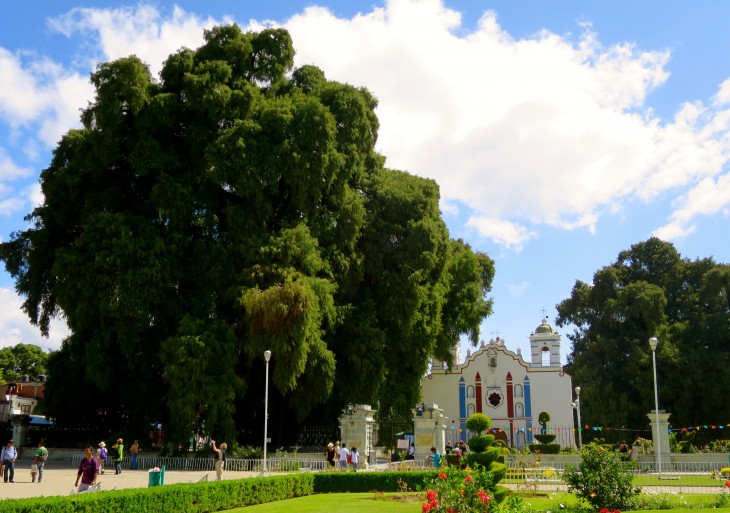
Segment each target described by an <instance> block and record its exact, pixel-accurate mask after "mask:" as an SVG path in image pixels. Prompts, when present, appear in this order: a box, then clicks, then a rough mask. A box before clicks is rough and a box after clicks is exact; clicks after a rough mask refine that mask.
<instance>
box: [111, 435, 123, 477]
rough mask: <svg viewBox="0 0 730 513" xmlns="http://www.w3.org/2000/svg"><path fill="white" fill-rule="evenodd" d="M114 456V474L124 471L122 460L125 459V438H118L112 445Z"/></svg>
mask: <svg viewBox="0 0 730 513" xmlns="http://www.w3.org/2000/svg"><path fill="white" fill-rule="evenodd" d="M112 449H114V450H113V451H112V456H113V458H112V459H113V460H114V474H115V475H118V474H121V473H122V460H123V459H124V440H122V439H121V438H117V443H115V444H114V445H112Z"/></svg>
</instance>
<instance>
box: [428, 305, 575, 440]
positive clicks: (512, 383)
mask: <svg viewBox="0 0 730 513" xmlns="http://www.w3.org/2000/svg"><path fill="white" fill-rule="evenodd" d="M529 338H530V348H531V355H530V361H529V362H528V361H525V360H524V359H523V358H522V355H521V353H520V350H519V349H518V350H517V352H516V353H515V352H513V351H511V350H509V349H508V348H507V347H506V346H505V341H504V340H503V339H501V338H499V337H497V338H495V339H492V340H490V341H489V343H485V342H484V341H482V342H481V345H480V347H479V348H478V349H477V350H476V351H475V352H474V353H473V354H469V352H467V357H466V359H465V360H464V361H463V363H458V362H460V361H461V357H460V354H459V352H460V351H459V348H458V346H457V347H455V348H454V349H452V355H453V356H454V367H453V368H452V369H449V368H447V365H446V364H445V363H444V362H441V361H439V360H436V359H434V360H432V362H431V373H430V374H428V375H427V376H426V377H424V378H423V380H422V384H421V392H422V397H423V401H424V404H426V405H433V406H437V407H438V408H440V409H442V410H443V414H444V416H445V417H446V419H444V424H445V426H446V441H447V442H450V443H451V444H452V445H453V444H454V443H456V442H458V441H459V440H467V439H468V438H469V437H470V434H469V433H467V430H466V420H467V419H468V418H469V416H470V415H472V414H473V413H484V414H485V415H487V416H488V417H490V418H491V419H492V429H493V432H494V433H495V434H496V435H497V437H498V438H501V439H502V440H504V441H505V442H506V443H507V445H508V446H509V447H514V448H517V449H522V448H524V447H525V446H526V445H527V444H529V443H532V442H533V435H534V434H539V433H540V428H541V426H540V425H539V423H538V421H537V419H538V416H539V415H540V412H543V411H545V412H548V413H549V414H550V418H551V420H550V422H549V423H548V425H547V432H548V433H549V434H555V435H556V438H555V443H559V444H560V445H561V446H562V447H575V446H576V442H575V439H576V438H577V436H576V433H575V427H574V421H573V395H572V394H573V392H572V390H573V388H572V384H571V379H570V376H568V375H567V374H566V373H565V372H564V371H563V368H562V365H561V363H560V334H559V333H558V332H557V331H556V330H555V329H554V328H553V327H552V326H551V325H550V324H548V322H547V319H543V321H542V323H541V324H540V325H539V326H538V327H537V328H535V330H534V332H533V333H532V334H531V335H530V337H529Z"/></svg>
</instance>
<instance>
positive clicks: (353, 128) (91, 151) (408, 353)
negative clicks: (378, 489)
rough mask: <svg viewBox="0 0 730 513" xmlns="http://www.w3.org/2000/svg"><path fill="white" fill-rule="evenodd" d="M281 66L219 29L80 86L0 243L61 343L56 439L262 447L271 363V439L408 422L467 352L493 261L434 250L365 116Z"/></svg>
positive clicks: (35, 317)
mask: <svg viewBox="0 0 730 513" xmlns="http://www.w3.org/2000/svg"><path fill="white" fill-rule="evenodd" d="M293 56H294V49H293V45H292V42H291V39H290V37H289V34H288V33H287V32H286V31H284V30H281V29H267V30H263V31H261V32H259V33H242V32H241V30H240V29H239V28H238V27H237V26H235V25H231V26H221V27H216V28H214V29H212V30H210V31H206V33H205V44H204V45H203V46H201V47H200V48H198V49H197V50H190V49H185V48H183V49H181V50H179V51H178V52H176V53H174V54H173V55H171V56H170V57H169V58H168V59H167V60H166V62H165V64H164V66H163V69H162V71H161V73H160V77H159V79H154V78H153V77H152V76H151V75H150V73H149V71H148V68H147V66H146V65H145V64H144V63H142V62H141V61H140V60H139V59H137V58H136V57H134V56H131V57H127V58H122V59H119V60H117V61H114V62H109V63H104V64H102V65H100V66H99V68H98V70H97V71H96V72H95V73H94V74H93V75H92V77H91V80H92V83H93V85H94V86H95V88H96V97H95V99H94V101H93V102H91V103H90V105H89V106H88V108H87V109H85V110H84V111H83V113H82V124H83V126H82V128H80V129H77V130H71V131H69V132H68V133H67V134H66V135H65V136H64V137H63V138H62V140H61V141H60V143H59V144H58V147H57V148H56V149H55V151H54V155H53V159H52V161H51V164H50V166H49V167H48V168H47V169H45V170H44V171H43V172H42V174H41V187H42V190H43V193H44V197H45V200H44V202H43V204H42V205H40V206H39V207H38V208H36V209H35V210H34V211H33V212H32V214H30V215H29V216H28V220H29V221H30V223H31V226H30V227H29V228H28V229H26V230H24V231H21V232H19V233H16V234H13V236H12V238H11V240H10V241H8V242H6V243H4V244H2V246H0V257H1V258H2V259H3V260H4V261H5V264H6V267H7V269H8V271H9V272H10V273H11V274H12V275H13V276H14V278H15V280H16V288H17V290H18V291H19V292H20V293H21V294H22V295H23V296H24V297H25V302H24V309H25V311H26V312H27V313H28V315H29V317H30V319H31V321H32V322H34V323H36V324H38V325H39V326H40V328H41V330H42V331H43V332H44V333H45V332H47V330H48V325H49V321H50V319H51V318H52V317H54V316H58V315H63V316H64V317H65V319H66V320H67V322H68V325H69V327H70V329H71V332H72V334H71V336H70V337H69V338H68V339H67V340H66V341H65V342H64V344H63V347H62V349H61V350H60V351H59V352H58V353H57V354H56V355H55V356H54V357H53V358H52V359H51V362H50V363H49V367H50V377H49V382H48V401H49V411H50V412H52V413H53V415H55V416H56V417H57V419H58V421H59V422H60V423H63V422H65V423H67V424H68V423H72V422H73V423H76V424H84V423H87V424H93V425H95V426H99V425H102V426H104V427H105V428H106V429H108V430H111V429H120V427H121V428H123V427H124V426H129V429H135V430H138V431H139V430H142V429H144V428H145V427H146V426H147V425H148V423H149V422H162V423H163V424H165V426H166V429H167V434H168V437H169V438H170V439H171V440H174V441H178V442H180V443H184V442H186V441H187V440H188V437H189V436H190V434H191V433H194V432H197V433H205V434H214V435H216V436H220V437H222V438H221V439H224V438H227V439H229V440H233V439H234V438H239V439H240V440H241V441H243V440H246V441H256V440H259V439H260V437H259V436H258V434H257V431H258V430H260V429H261V428H262V426H263V422H262V413H263V408H262V407H260V405H261V403H262V399H263V398H262V397H261V393H260V388H261V385H262V384H263V379H264V378H263V372H264V364H263V352H264V351H265V350H267V349H269V350H271V351H272V353H273V356H272V359H271V374H272V378H271V381H272V392H271V397H270V400H271V401H272V402H273V407H272V408H270V411H271V415H272V418H271V419H270V422H271V424H272V426H271V429H272V432H273V433H275V434H282V433H283V432H284V426H286V427H287V428H288V430H287V433H288V434H289V435H290V436H293V435H294V433H292V432H291V426H293V425H295V423H296V422H303V421H305V420H306V419H307V417H308V416H310V415H312V414H313V413H314V412H319V413H321V412H328V414H329V415H330V422H333V421H334V412H336V411H337V410H338V409H339V408H341V407H342V406H343V405H344V404H345V403H346V402H349V401H358V402H371V403H373V404H375V403H379V404H380V405H381V407H391V406H392V407H395V408H399V409H401V410H405V409H406V408H409V407H410V406H412V405H413V404H414V403H415V402H416V401H417V400H418V398H419V397H418V396H419V392H420V391H419V388H418V383H419V381H420V377H421V375H422V374H423V372H425V370H426V365H427V362H428V358H429V356H431V355H436V356H438V357H440V358H443V359H446V358H448V348H449V347H450V346H451V345H453V344H455V343H458V340H459V337H460V336H461V335H462V334H467V335H469V336H470V338H471V339H472V340H476V337H477V335H478V327H479V323H480V322H481V320H482V319H483V318H484V317H485V316H486V315H488V314H489V313H490V312H491V302H490V301H489V300H488V299H487V298H486V294H487V293H488V292H489V290H490V286H491V281H492V277H493V274H494V269H493V262H492V261H491V259H489V257H487V256H486V255H480V254H475V253H474V252H473V251H472V250H471V248H469V247H468V245H466V244H464V243H463V242H461V241H453V240H451V239H450V238H449V234H448V231H447V229H446V227H445V224H444V222H443V220H442V219H441V216H440V212H439V209H438V201H439V191H438V187H437V185H436V184H435V183H434V182H432V181H430V180H425V179H422V178H418V177H415V176H411V175H409V174H407V173H405V172H401V171H394V170H389V169H387V168H385V167H384V160H385V159H384V158H383V157H382V156H381V155H379V154H378V153H377V152H376V151H375V149H374V148H375V142H376V140H377V132H378V120H377V117H376V116H375V112H374V111H375V108H376V106H377V101H376V100H375V98H374V97H373V96H372V95H371V94H370V93H369V92H368V91H367V90H365V89H362V88H356V87H353V86H351V85H348V84H341V83H337V82H333V81H330V80H327V79H326V77H325V75H324V73H323V72H322V71H321V70H319V69H318V68H316V67H314V66H303V67H301V68H298V69H292V66H293ZM78 390H85V391H86V392H88V393H87V394H86V397H87V398H88V400H87V401H84V402H78V403H76V402H74V403H69V402H68V401H66V400H65V398H67V397H71V396H73V394H74V392H75V391H78ZM317 422H318V423H321V422H322V420H321V419H320V420H318V421H317ZM254 434H255V435H256V436H255V437H254V436H253V435H254ZM279 440H281V438H279Z"/></svg>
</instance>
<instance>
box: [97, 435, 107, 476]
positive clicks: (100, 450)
mask: <svg viewBox="0 0 730 513" xmlns="http://www.w3.org/2000/svg"><path fill="white" fill-rule="evenodd" d="M108 456H109V452H108V451H107V450H106V443H104V440H102V441H101V442H99V447H97V449H96V461H97V462H99V474H103V473H104V465H105V464H106V459H107V457H108Z"/></svg>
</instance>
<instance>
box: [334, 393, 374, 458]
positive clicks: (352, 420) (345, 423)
mask: <svg viewBox="0 0 730 513" xmlns="http://www.w3.org/2000/svg"><path fill="white" fill-rule="evenodd" d="M339 421H340V440H341V441H342V442H344V443H345V444H346V445H347V448H348V449H351V448H352V447H353V446H355V447H357V452H358V455H359V458H358V463H359V465H358V468H367V467H368V463H375V461H374V460H372V458H374V456H375V440H374V437H375V429H374V426H375V410H373V409H372V408H370V405H369V404H348V405H347V407H346V408H345V409H344V410H343V413H342V415H340V417H339ZM337 458H338V459H339V455H337ZM369 460H371V461H369Z"/></svg>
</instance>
